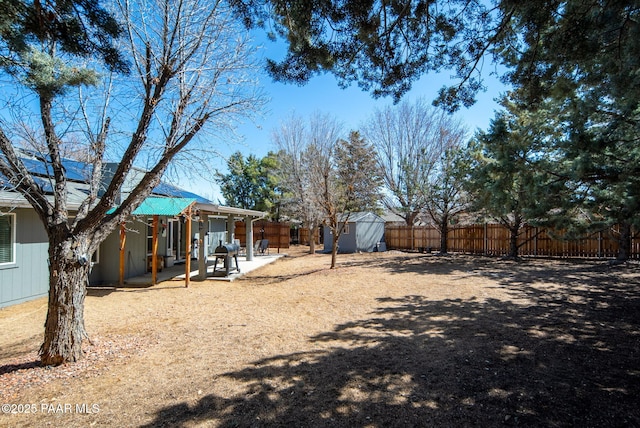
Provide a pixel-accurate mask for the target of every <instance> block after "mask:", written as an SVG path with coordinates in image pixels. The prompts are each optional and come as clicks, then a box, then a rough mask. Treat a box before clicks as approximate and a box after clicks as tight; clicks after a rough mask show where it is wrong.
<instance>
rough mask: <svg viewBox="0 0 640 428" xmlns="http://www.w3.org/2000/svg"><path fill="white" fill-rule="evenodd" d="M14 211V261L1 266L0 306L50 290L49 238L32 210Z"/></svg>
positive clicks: (36, 296)
mask: <svg viewBox="0 0 640 428" xmlns="http://www.w3.org/2000/svg"><path fill="white" fill-rule="evenodd" d="M12 213H14V214H15V247H14V248H15V263H11V264H3V265H0V307H4V306H9V305H14V304H16V303H20V302H25V301H27V300H33V299H35V298H38V297H44V296H46V295H47V293H48V291H49V268H48V265H47V259H48V248H49V244H48V238H47V233H46V231H45V229H44V226H43V225H42V222H41V221H40V219H39V218H38V216H37V215H36V213H35V211H34V210H32V209H22V208H18V209H15V210H13V211H12Z"/></svg>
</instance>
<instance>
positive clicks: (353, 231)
mask: <svg viewBox="0 0 640 428" xmlns="http://www.w3.org/2000/svg"><path fill="white" fill-rule="evenodd" d="M344 218H346V215H343V216H342V219H341V220H340V222H341V223H343V222H344ZM331 246H332V236H331V229H330V228H329V227H328V226H324V250H325V251H327V252H330V251H331ZM338 251H339V252H341V253H355V252H358V251H362V252H366V253H370V252H373V251H386V245H385V243H384V219H383V218H382V217H380V216H379V215H377V214H375V213H372V212H358V213H351V214H350V215H349V218H348V219H347V222H346V223H345V224H344V228H343V231H342V234H341V235H340V239H339V240H338Z"/></svg>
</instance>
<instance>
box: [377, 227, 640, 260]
mask: <svg viewBox="0 0 640 428" xmlns="http://www.w3.org/2000/svg"><path fill="white" fill-rule="evenodd" d="M615 233H617V231H616V230H615V229H614V230H613V231H611V232H596V233H592V234H590V235H588V236H585V237H584V238H581V239H573V240H563V239H556V238H554V237H553V236H551V234H550V233H548V232H547V231H546V230H544V229H539V228H536V227H531V226H527V227H525V228H523V230H521V232H520V235H519V237H518V245H520V248H519V254H520V255H522V256H545V257H606V258H610V257H616V255H617V254H618V248H619V243H618V241H616V239H615V238H614V236H613V235H614V234H615ZM637 235H638V234H637V233H636V234H634V235H633V236H634V237H633V238H632V240H631V254H630V257H631V258H640V236H637ZM509 236H510V235H509V230H508V229H507V228H506V227H504V226H502V225H500V224H474V225H466V226H456V227H453V228H451V229H450V230H449V236H448V239H447V246H448V249H449V251H450V252H459V253H468V254H486V255H493V256H502V255H507V254H508V253H509ZM385 241H386V244H387V248H389V249H396V250H423V249H432V250H435V251H437V250H439V249H440V234H439V233H438V231H437V230H436V229H435V228H434V227H429V226H414V227H410V226H391V225H387V226H386V227H385Z"/></svg>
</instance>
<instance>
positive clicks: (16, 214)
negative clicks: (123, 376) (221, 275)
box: [0, 151, 265, 308]
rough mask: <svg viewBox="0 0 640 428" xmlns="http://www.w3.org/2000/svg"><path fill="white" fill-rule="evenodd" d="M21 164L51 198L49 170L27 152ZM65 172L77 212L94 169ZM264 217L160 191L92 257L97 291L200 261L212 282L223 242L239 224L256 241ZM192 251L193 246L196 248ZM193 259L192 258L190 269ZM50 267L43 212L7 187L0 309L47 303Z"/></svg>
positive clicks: (0, 239)
mask: <svg viewBox="0 0 640 428" xmlns="http://www.w3.org/2000/svg"><path fill="white" fill-rule="evenodd" d="M21 156H23V161H24V163H25V165H26V166H27V168H28V169H29V171H30V172H31V173H32V174H33V177H34V178H35V179H36V180H37V181H38V182H39V183H40V185H41V186H42V187H43V189H45V192H46V189H47V186H49V187H50V186H51V183H50V181H49V180H48V174H49V171H48V169H47V167H46V164H45V162H43V161H42V160H39V159H38V157H37V156H35V155H33V154H30V153H29V152H26V151H25V152H21ZM64 166H65V169H66V171H67V176H68V188H69V196H68V199H67V204H68V207H69V210H70V211H71V212H73V211H74V210H75V209H77V208H78V207H79V206H80V204H81V202H82V201H83V200H84V199H85V198H86V196H87V194H88V190H89V184H88V183H87V180H86V178H85V177H87V176H88V174H87V173H86V172H87V171H88V170H89V169H90V168H91V165H90V164H84V163H82V162H77V161H72V160H65V161H64ZM105 169H106V171H107V173H106V174H105V177H106V180H109V179H110V178H109V171H110V170H115V165H107V166H106V168H105ZM141 177H142V171H141V170H136V169H134V170H133V171H132V172H131V174H130V176H128V177H127V181H126V183H125V185H124V186H123V189H122V198H123V199H124V198H125V197H126V195H127V192H130V190H131V189H133V187H134V186H135V184H136V182H137V181H136V178H137V180H139V179H140V178H141ZM1 182H2V177H0V183H1ZM264 215H265V213H263V212H259V211H253V210H242V209H238V208H233V207H224V206H219V205H216V204H213V203H211V202H210V201H208V200H207V199H205V198H203V197H201V196H199V195H196V194H194V193H191V192H187V191H185V190H183V189H180V188H178V187H175V186H172V185H170V184H168V183H160V184H159V185H158V186H157V187H156V188H154V189H153V191H152V194H151V196H150V197H149V198H148V199H147V200H145V201H144V202H143V203H142V204H141V206H140V207H139V208H138V209H137V210H135V211H134V212H133V215H132V216H131V217H130V218H129V219H128V220H127V221H126V222H125V223H124V224H123V225H121V228H120V230H115V231H114V232H113V233H112V234H111V235H110V236H109V237H107V239H106V240H105V241H104V242H102V244H101V245H100V247H99V249H98V251H96V253H94V254H93V255H92V258H91V266H92V268H91V273H90V278H89V284H90V285H104V284H118V283H122V282H123V280H124V281H126V279H128V278H132V277H135V276H139V275H143V274H145V273H147V272H149V271H150V270H152V269H153V268H154V266H153V263H152V261H153V259H155V260H156V266H155V268H156V270H158V269H162V268H163V267H164V266H170V265H172V264H175V263H185V264H186V265H187V267H188V266H189V264H190V261H191V258H195V259H198V262H197V263H198V269H199V272H200V275H201V276H202V277H204V276H205V275H206V265H205V264H204V263H201V262H200V260H203V259H206V256H207V255H209V254H211V253H213V251H214V249H215V248H216V247H217V245H218V244H219V242H220V241H223V243H228V242H233V241H234V239H235V236H234V226H235V221H238V220H243V221H245V222H247V223H248V225H249V227H247V230H248V231H251V233H252V232H253V231H252V224H253V222H254V221H255V220H257V219H259V218H262V217H264ZM192 225H193V227H192ZM154 232H155V233H154ZM154 237H155V239H154ZM200 237H202V239H200ZM154 243H155V245H156V248H155V249H154V248H153V245H154ZM187 243H191V244H192V246H191V247H188V246H187ZM187 251H190V254H191V257H190V258H189V260H188V261H187ZM154 252H155V254H156V257H155V258H154V257H152V254H153V253H154ZM252 256H253V254H252V248H248V249H247V257H248V258H249V259H250V258H251V257H252ZM47 259H48V238H47V234H46V231H45V229H44V226H43V224H42V222H41V220H40V219H39V217H38V216H37V214H36V213H35V210H33V208H32V207H31V206H30V205H29V203H28V202H27V201H26V200H25V199H24V198H23V197H22V196H21V195H20V194H19V193H17V192H15V191H14V190H12V189H11V188H10V187H8V186H5V187H2V185H1V184H0V308H1V307H5V306H9V305H13V304H17V303H21V302H25V301H28V300H32V299H35V298H38V297H43V296H46V295H47V293H48V291H49V271H48V265H47ZM158 260H160V263H157V261H158ZM203 270H204V272H203Z"/></svg>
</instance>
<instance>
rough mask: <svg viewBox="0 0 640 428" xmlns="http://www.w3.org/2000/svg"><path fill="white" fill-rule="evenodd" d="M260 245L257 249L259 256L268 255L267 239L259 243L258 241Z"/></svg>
mask: <svg viewBox="0 0 640 428" xmlns="http://www.w3.org/2000/svg"><path fill="white" fill-rule="evenodd" d="M258 242H259V243H260V248H259V249H258V251H259V252H260V254H262V255H264V254H265V253H266V254H269V240H268V239H262V240H260V241H258Z"/></svg>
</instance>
